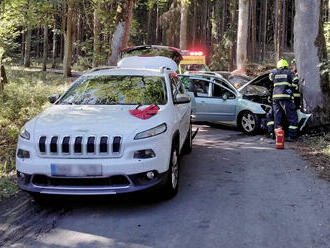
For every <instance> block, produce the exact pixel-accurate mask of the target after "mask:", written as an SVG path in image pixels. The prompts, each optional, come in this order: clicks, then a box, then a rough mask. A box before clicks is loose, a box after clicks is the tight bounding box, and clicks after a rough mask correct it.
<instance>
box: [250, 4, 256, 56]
mask: <svg viewBox="0 0 330 248" xmlns="http://www.w3.org/2000/svg"><path fill="white" fill-rule="evenodd" d="M256 10H257V5H256V0H251V26H252V32H251V59H252V61H253V62H254V61H255V58H256V42H257V39H256V38H257V16H256V15H257V13H256Z"/></svg>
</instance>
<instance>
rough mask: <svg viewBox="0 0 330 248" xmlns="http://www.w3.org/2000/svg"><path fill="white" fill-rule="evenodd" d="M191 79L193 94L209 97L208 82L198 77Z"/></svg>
mask: <svg viewBox="0 0 330 248" xmlns="http://www.w3.org/2000/svg"><path fill="white" fill-rule="evenodd" d="M192 81H193V82H192V83H193V91H194V94H195V96H199V97H209V87H210V82H208V81H204V80H198V79H193V80H192Z"/></svg>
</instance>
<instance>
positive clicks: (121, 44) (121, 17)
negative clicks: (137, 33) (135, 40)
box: [108, 0, 135, 65]
mask: <svg viewBox="0 0 330 248" xmlns="http://www.w3.org/2000/svg"><path fill="white" fill-rule="evenodd" d="M134 3H135V0H129V1H128V2H127V1H123V2H122V3H121V4H119V5H118V9H117V15H116V18H117V21H118V22H117V27H116V31H115V33H114V34H113V37H112V43H111V56H110V58H109V61H108V64H109V65H117V61H118V57H119V53H120V50H121V49H122V48H125V47H127V43H128V39H129V30H130V27H131V21H132V16H133V7H134Z"/></svg>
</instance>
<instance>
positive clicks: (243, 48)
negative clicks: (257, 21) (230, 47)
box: [236, 0, 249, 72]
mask: <svg viewBox="0 0 330 248" xmlns="http://www.w3.org/2000/svg"><path fill="white" fill-rule="evenodd" d="M248 25H249V0H239V9H238V30H237V52H236V56H237V57H236V64H237V70H239V71H242V72H244V71H245V67H246V63H247V41H248Z"/></svg>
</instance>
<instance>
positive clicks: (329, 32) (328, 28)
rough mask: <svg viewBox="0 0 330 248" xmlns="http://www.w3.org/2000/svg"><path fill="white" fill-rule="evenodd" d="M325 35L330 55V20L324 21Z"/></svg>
mask: <svg viewBox="0 0 330 248" xmlns="http://www.w3.org/2000/svg"><path fill="white" fill-rule="evenodd" d="M324 36H325V41H326V45H327V53H328V56H329V55H330V22H326V23H324Z"/></svg>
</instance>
